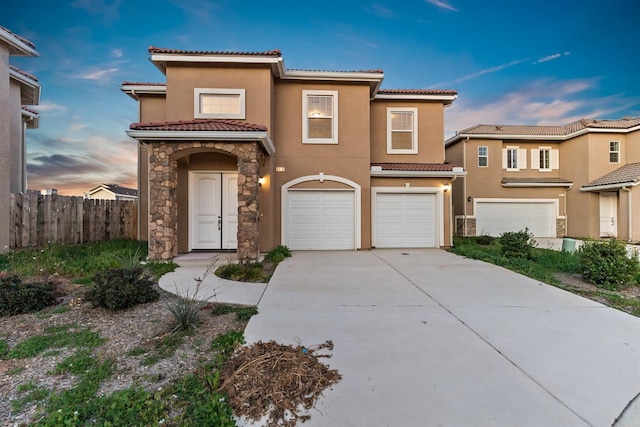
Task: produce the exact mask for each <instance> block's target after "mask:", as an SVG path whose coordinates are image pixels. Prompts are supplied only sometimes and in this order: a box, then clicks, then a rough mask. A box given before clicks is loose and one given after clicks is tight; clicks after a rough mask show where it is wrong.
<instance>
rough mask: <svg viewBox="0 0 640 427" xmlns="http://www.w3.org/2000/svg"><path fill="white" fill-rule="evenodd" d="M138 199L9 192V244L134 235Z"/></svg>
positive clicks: (18, 246)
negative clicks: (105, 198)
mask: <svg viewBox="0 0 640 427" xmlns="http://www.w3.org/2000/svg"><path fill="white" fill-rule="evenodd" d="M137 235H138V202H137V201H128V200H86V199H84V198H82V197H69V196H43V195H40V194H12V195H11V231H10V237H11V248H12V249H13V248H20V247H26V246H43V245H46V244H47V243H68V244H79V243H87V242H95V241H99V240H113V239H135V238H137Z"/></svg>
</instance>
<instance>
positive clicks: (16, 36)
mask: <svg viewBox="0 0 640 427" xmlns="http://www.w3.org/2000/svg"><path fill="white" fill-rule="evenodd" d="M0 28H2V29H3V30H4V31H6V32H7V33H9V34H11V35H12V36H13V37H15V38H17V39H18V40H20V41H21V42H22V43H24V44H26V45H27V46H29V47H30V48H32V49H35V48H36V45H35V44H33V42H31V41H30V40H27V39H25V38H24V37H22V36H19V35H18V34H16V33H14V32H13V31H11V30H10V29H8V28H7V27H3V26H2V25H0Z"/></svg>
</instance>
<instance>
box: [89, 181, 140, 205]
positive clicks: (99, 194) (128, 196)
mask: <svg viewBox="0 0 640 427" xmlns="http://www.w3.org/2000/svg"><path fill="white" fill-rule="evenodd" d="M85 195H86V198H87V199H100V200H130V201H133V200H138V190H136V189H135V188H127V187H121V186H119V185H118V184H100V185H98V186H97V187H94V188H92V189H91V190H89V191H88V192H87V193H85Z"/></svg>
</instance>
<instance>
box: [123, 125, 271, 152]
mask: <svg viewBox="0 0 640 427" xmlns="http://www.w3.org/2000/svg"><path fill="white" fill-rule="evenodd" d="M126 132H127V135H128V136H130V137H131V138H134V139H137V140H138V141H184V140H193V141H260V143H261V144H262V147H263V148H264V149H265V151H266V152H267V154H269V155H272V154H273V153H275V151H276V148H275V146H274V145H273V141H272V140H271V137H270V136H269V134H268V133H267V132H265V131H260V132H256V131H174V130H128V131H126Z"/></svg>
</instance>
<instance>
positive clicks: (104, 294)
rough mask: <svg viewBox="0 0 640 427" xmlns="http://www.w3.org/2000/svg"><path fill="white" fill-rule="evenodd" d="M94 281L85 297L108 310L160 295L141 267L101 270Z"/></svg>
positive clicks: (156, 297)
mask: <svg viewBox="0 0 640 427" xmlns="http://www.w3.org/2000/svg"><path fill="white" fill-rule="evenodd" d="M93 282H94V286H93V287H92V288H91V289H89V290H88V291H87V293H86V294H85V298H86V299H87V300H88V301H90V302H91V303H92V304H93V305H94V306H95V307H103V308H106V309H108V310H114V311H115V310H122V309H125V308H129V307H133V306H135V305H138V304H144V303H147V302H151V301H155V300H157V299H158V298H159V297H160V294H159V293H158V291H157V290H156V289H155V288H154V286H153V282H152V281H151V280H150V277H149V276H148V275H146V274H143V271H142V268H141V267H134V268H117V269H113V270H107V271H105V272H100V273H98V274H96V275H95V276H94V278H93Z"/></svg>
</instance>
